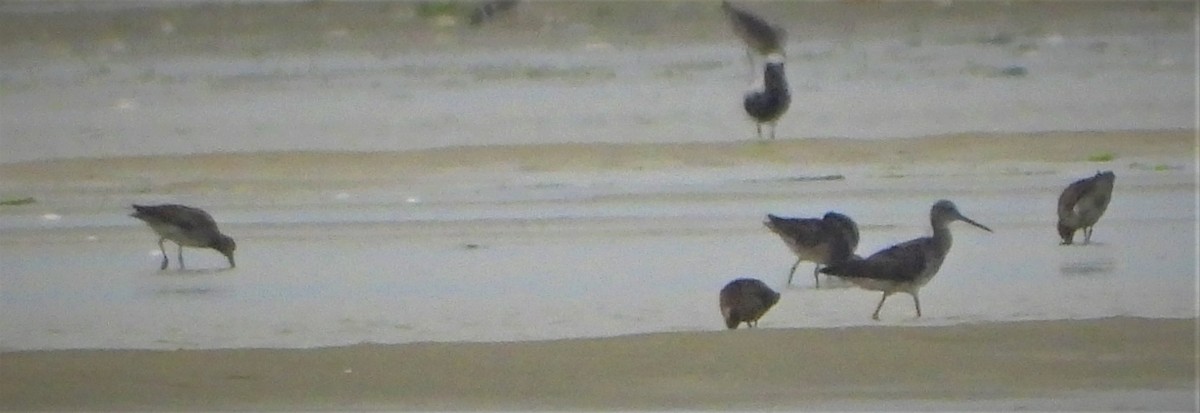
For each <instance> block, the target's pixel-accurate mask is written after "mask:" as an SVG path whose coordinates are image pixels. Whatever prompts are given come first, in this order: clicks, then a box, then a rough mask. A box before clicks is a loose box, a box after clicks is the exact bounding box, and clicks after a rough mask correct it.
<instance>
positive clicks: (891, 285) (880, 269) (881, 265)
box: [821, 199, 992, 320]
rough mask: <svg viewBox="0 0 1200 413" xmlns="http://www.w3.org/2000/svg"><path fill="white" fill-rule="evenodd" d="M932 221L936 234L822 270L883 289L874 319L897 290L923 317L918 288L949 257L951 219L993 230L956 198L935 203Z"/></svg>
mask: <svg viewBox="0 0 1200 413" xmlns="http://www.w3.org/2000/svg"><path fill="white" fill-rule="evenodd" d="M929 221H930V223H931V224H932V225H933V236H929V237H921V238H917V239H914V240H909V241H905V242H902V243H899V244H896V245H893V246H891V247H888V248H885V249H883V250H882V251H879V252H876V253H874V254H871V256H870V257H867V258H865V259H850V260H847V261H844V262H842V263H840V264H834V265H830V266H827V267H825V268H822V269H821V273H824V274H829V275H834V276H838V277H843V278H846V279H848V280H849V281H850V282H851V283H853V284H854V285H857V286H859V287H861V288H864V289H867V290H873V291H882V292H883V298H880V299H879V305H877V306H875V313H873V314H871V318H872V319H874V320H879V309H881V308H883V302H884V301H885V300H887V298H888V296H889V295H892V294H894V293H897V292H905V293H908V294H909V295H911V296H912V298H913V305H915V306H916V307H917V317H920V316H921V299H920V298H919V297H918V296H917V290H919V289H920V288H921V287H922V286H924V285H925V284H926V283H928V282H929V280H931V279H933V276H934V275H936V274H937V272H938V268H941V266H942V261H943V260H945V259H946V253H948V252H950V244H951V242H952V240H951V237H950V222H952V221H962V222H966V223H968V224H971V225H974V226H976V227H979V228H980V229H983V230H985V231H987V232H992V229H991V228H988V227H985V226H983V224H980V223H978V222H975V221H972V220H971V219H970V218H967V217H965V216H963V215H962V213H960V212H958V208H957V207H955V206H954V203H953V202H950V201H947V200H944V199H943V200H941V201H937V203H935V204H933V208H932V209H930V211H929Z"/></svg>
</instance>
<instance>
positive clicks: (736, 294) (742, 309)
mask: <svg viewBox="0 0 1200 413" xmlns="http://www.w3.org/2000/svg"><path fill="white" fill-rule="evenodd" d="M777 302H779V293H777V292H775V291H774V290H772V289H771V287H767V285H766V284H764V283H763V282H762V281H759V280H756V279H753V278H738V279H736V280H733V281H730V282H729V284H725V287H724V288H722V289H721V317H724V318H725V327H728V328H729V329H730V330H734V329H737V328H738V325H739V324H741V323H746V326H747V327H748V328H753V327H757V326H758V319H759V318H762V316H763V314H766V312H767V310H770V309H771V306H773V305H775V303H777Z"/></svg>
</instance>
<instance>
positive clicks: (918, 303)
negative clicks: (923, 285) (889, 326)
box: [912, 291, 921, 318]
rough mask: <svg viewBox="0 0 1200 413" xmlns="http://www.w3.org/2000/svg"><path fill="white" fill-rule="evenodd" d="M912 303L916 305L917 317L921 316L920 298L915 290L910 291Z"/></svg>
mask: <svg viewBox="0 0 1200 413" xmlns="http://www.w3.org/2000/svg"><path fill="white" fill-rule="evenodd" d="M912 296H913V305H915V306H917V317H918V318H919V317H921V298H919V297H917V292H916V291H913V292H912Z"/></svg>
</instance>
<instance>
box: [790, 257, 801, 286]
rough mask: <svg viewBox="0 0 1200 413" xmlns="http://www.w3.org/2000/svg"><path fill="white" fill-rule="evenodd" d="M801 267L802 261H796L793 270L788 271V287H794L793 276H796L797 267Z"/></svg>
mask: <svg viewBox="0 0 1200 413" xmlns="http://www.w3.org/2000/svg"><path fill="white" fill-rule="evenodd" d="M797 265H800V259H799V258H797V259H796V263H795V264H792V270H791V271H788V285H792V276H794V275H796V266H797Z"/></svg>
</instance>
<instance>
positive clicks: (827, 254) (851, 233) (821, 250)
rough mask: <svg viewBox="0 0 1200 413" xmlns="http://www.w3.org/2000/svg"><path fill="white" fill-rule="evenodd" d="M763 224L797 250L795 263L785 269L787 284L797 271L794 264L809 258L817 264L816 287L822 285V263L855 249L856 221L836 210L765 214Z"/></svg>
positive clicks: (837, 259)
mask: <svg viewBox="0 0 1200 413" xmlns="http://www.w3.org/2000/svg"><path fill="white" fill-rule="evenodd" d="M763 225H766V227H767V229H770V230H771V232H774V233H775V235H778V236H779V238H781V239H783V242H784V243H786V244H787V246H788V248H789V249H791V250H792V252H793V253H795V254H796V263H795V264H792V269H791V271H789V272H788V283H787V285H789V286H790V285H792V277H793V276H794V275H796V266H798V265H800V262H801V261H808V262H812V263H815V264H816V266H815V268H813V280H814V281H815V282H816V286H817V288H821V274H820V273H819V272H817V270H820V269H821V266H823V265H830V264H837V263H840V262H842V261H845V260H847V259H850V258H851V257H853V256H854V249H855V248H858V225H857V224H855V223H854V220H852V219H850V217H848V216H845V215H842V214H839V213H837V212H832V211H830V212H827V213H826V214H825V216H824V217H822V218H784V217H779V216H775V215H772V214H767V220H766V221H763Z"/></svg>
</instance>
